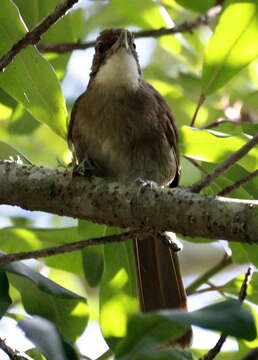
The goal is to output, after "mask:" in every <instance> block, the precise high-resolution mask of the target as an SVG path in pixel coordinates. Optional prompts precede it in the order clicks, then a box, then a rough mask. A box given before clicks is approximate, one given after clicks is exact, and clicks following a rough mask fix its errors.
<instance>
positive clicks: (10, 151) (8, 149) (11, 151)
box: [0, 141, 31, 250]
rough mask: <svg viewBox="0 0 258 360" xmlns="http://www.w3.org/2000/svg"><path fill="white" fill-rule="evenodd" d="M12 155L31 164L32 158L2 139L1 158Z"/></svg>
mask: <svg viewBox="0 0 258 360" xmlns="http://www.w3.org/2000/svg"><path fill="white" fill-rule="evenodd" d="M10 157H12V158H14V159H17V157H20V159H21V160H22V161H23V162H24V163H25V164H31V162H30V160H29V159H28V158H27V157H26V156H25V155H23V154H22V153H21V152H20V151H18V150H17V149H15V148H14V147H12V146H11V145H8V144H6V143H4V142H3V141H0V159H1V160H6V159H9V158H10ZM3 250H4V249H3Z"/></svg>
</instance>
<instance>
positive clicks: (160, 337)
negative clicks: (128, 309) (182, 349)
mask: <svg viewBox="0 0 258 360" xmlns="http://www.w3.org/2000/svg"><path fill="white" fill-rule="evenodd" d="M186 329H187V328H186V326H184V325H181V324H179V323H178V322H176V321H173V320H171V319H169V318H168V317H166V316H162V315H160V314H159V312H157V313H148V314H136V315H133V316H132V317H131V318H130V320H129V322H128V327H127V336H126V338H124V339H123V340H121V341H120V343H118V345H117V347H116V348H115V354H116V359H119V360H122V359H123V360H127V359H128V360H129V359H134V357H135V355H137V354H141V353H143V352H146V351H148V350H150V348H151V347H154V345H155V346H157V345H160V344H162V343H164V342H165V341H168V340H173V339H176V338H179V337H180V336H181V335H182V334H183V333H184V332H185V331H186Z"/></svg>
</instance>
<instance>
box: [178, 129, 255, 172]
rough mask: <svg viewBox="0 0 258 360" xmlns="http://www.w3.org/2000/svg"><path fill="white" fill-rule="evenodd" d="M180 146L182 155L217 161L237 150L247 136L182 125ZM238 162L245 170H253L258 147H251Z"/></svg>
mask: <svg viewBox="0 0 258 360" xmlns="http://www.w3.org/2000/svg"><path fill="white" fill-rule="evenodd" d="M180 139H181V143H180V148H181V151H182V153H183V154H184V155H187V156H190V157H192V158H194V159H198V160H204V161H207V162H212V163H218V162H221V161H223V160H225V159H226V157H227V156H229V155H231V154H232V153H233V152H235V151H237V150H239V149H240V148H241V147H242V146H243V145H244V144H245V143H246V142H248V141H249V139H248V137H246V136H245V135H244V134H240V135H238V136H235V135H234V136H231V135H229V134H224V133H220V132H216V131H212V130H199V129H194V128H190V127H187V126H183V127H182V128H181V132H180ZM238 163H239V164H240V165H241V166H243V167H244V168H245V169H246V170H247V171H250V172H252V171H254V170H256V169H257V167H258V148H257V147H255V148H253V149H251V151H249V152H248V153H247V154H246V155H245V156H244V157H243V158H241V159H240V160H239V161H238Z"/></svg>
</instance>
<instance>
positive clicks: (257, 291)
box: [223, 272, 258, 304]
mask: <svg viewBox="0 0 258 360" xmlns="http://www.w3.org/2000/svg"><path fill="white" fill-rule="evenodd" d="M244 278H245V275H241V276H238V277H237V278H235V279H233V280H231V281H229V282H228V283H227V284H226V285H225V286H223V291H225V292H228V293H230V294H233V295H236V296H238V294H239V292H240V289H241V286H242V284H243V281H244ZM247 300H249V301H251V302H253V303H254V304H257V303H258V272H254V273H253V276H252V279H251V282H250V284H249V285H248V290H247Z"/></svg>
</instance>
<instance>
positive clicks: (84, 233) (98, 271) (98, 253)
mask: <svg viewBox="0 0 258 360" xmlns="http://www.w3.org/2000/svg"><path fill="white" fill-rule="evenodd" d="M78 228H79V236H80V239H90V238H98V237H102V236H104V235H105V233H106V228H107V227H106V226H105V225H100V224H95V223H92V222H90V221H86V220H79V225H78ZM103 249H104V246H103V245H96V246H90V247H86V248H85V249H83V250H82V261H83V269H84V275H85V278H86V280H87V282H88V284H89V286H91V287H95V286H97V285H98V284H99V283H100V280H101V277H102V274H103V271H104V259H103Z"/></svg>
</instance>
